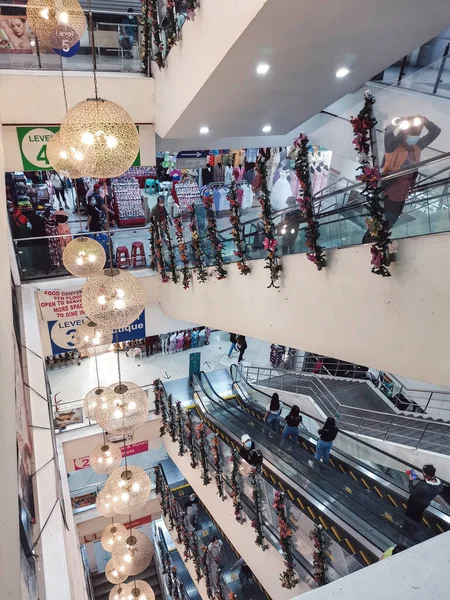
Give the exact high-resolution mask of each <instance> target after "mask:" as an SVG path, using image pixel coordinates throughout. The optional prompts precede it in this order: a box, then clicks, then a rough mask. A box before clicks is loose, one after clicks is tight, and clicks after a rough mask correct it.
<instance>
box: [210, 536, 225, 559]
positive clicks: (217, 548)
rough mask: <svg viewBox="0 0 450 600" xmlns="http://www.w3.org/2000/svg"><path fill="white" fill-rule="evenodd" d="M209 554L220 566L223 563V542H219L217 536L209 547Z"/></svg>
mask: <svg viewBox="0 0 450 600" xmlns="http://www.w3.org/2000/svg"><path fill="white" fill-rule="evenodd" d="M208 554H209V556H210V557H211V558H212V559H213V561H214V562H215V563H216V565H218V566H220V565H221V564H222V563H223V542H222V540H219V538H218V537H217V535H214V536H213V538H212V540H211V541H210V543H209V545H208Z"/></svg>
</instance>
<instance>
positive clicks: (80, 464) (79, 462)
mask: <svg viewBox="0 0 450 600" xmlns="http://www.w3.org/2000/svg"><path fill="white" fill-rule="evenodd" d="M120 450H121V452H122V458H125V456H133V455H134V454H141V453H142V452H147V450H148V440H144V441H142V442H136V443H135V444H128V445H127V446H126V448H124V447H123V446H121V448H120ZM73 466H74V467H75V471H81V470H82V469H87V468H88V467H90V466H91V464H90V462H89V456H83V457H82V458H74V459H73Z"/></svg>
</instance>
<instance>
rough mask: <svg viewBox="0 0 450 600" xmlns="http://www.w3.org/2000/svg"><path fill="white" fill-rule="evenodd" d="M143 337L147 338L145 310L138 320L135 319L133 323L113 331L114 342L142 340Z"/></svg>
mask: <svg viewBox="0 0 450 600" xmlns="http://www.w3.org/2000/svg"><path fill="white" fill-rule="evenodd" d="M116 334H117V335H116ZM143 338H145V310H143V311H142V312H141V314H140V315H139V317H138V318H137V319H136V321H133V322H132V323H131V325H127V326H126V327H121V328H120V329H114V331H113V342H117V341H119V342H129V341H130V340H140V339H143Z"/></svg>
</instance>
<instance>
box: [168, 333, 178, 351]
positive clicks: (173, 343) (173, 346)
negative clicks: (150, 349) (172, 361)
mask: <svg viewBox="0 0 450 600" xmlns="http://www.w3.org/2000/svg"><path fill="white" fill-rule="evenodd" d="M176 349H177V334H176V333H172V335H171V336H170V339H169V354H172V353H173V352H176Z"/></svg>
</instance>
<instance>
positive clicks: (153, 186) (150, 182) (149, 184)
mask: <svg viewBox="0 0 450 600" xmlns="http://www.w3.org/2000/svg"><path fill="white" fill-rule="evenodd" d="M147 188H149V189H150V194H156V193H158V192H159V181H158V180H157V179H146V180H145V186H144V192H145V193H147Z"/></svg>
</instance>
